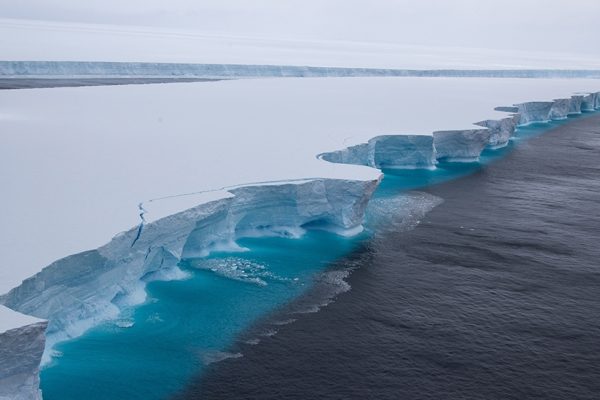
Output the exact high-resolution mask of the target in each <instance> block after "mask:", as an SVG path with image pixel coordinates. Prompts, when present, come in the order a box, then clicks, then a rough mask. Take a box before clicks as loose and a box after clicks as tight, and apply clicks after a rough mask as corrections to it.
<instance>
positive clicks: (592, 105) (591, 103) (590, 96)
mask: <svg viewBox="0 0 600 400" xmlns="http://www.w3.org/2000/svg"><path fill="white" fill-rule="evenodd" d="M597 97H598V93H586V94H584V95H583V98H582V99H581V111H593V110H595V109H596V99H597Z"/></svg>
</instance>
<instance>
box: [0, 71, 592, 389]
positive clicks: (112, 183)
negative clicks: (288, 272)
mask: <svg viewBox="0 0 600 400" xmlns="http://www.w3.org/2000/svg"><path fill="white" fill-rule="evenodd" d="M594 86H596V87H597V86H598V81H595V80H551V81H547V80H543V79H532V80H523V79H514V80H513V79H506V80H502V81H499V80H493V79H476V78H473V79H468V80H467V79H459V78H456V79H439V80H438V79H421V78H352V79H346V78H339V79H318V78H298V79H294V78H289V79H285V80H274V79H270V80H269V79H264V80H261V79H254V80H238V81H220V82H211V83H194V84H190V83H185V84H171V85H143V86H121V87H84V88H61V89H51V90H44V89H42V90H37V89H32V90H24V91H5V92H0V98H1V99H2V104H3V106H2V113H1V116H0V124H1V125H2V128H3V131H4V132H7V133H6V135H3V136H2V138H0V140H1V141H2V143H1V144H2V145H1V146H0V163H1V166H2V167H3V168H2V170H8V166H10V169H11V170H12V171H15V173H14V174H3V175H0V184H1V185H2V186H3V187H4V188H6V190H7V191H9V192H10V193H11V196H5V197H3V198H1V199H0V203H1V204H0V206H1V207H0V209H4V210H13V212H12V213H11V215H6V216H3V218H4V219H5V222H6V223H5V224H3V225H2V226H1V227H0V240H1V241H2V243H3V248H4V249H5V253H4V255H3V257H4V261H3V264H2V266H1V267H0V276H1V277H2V279H0V292H3V293H5V294H4V295H3V296H1V297H0V303H1V304H4V305H5V306H7V307H9V308H11V309H13V310H16V311H19V312H22V313H24V314H28V315H32V316H34V317H37V318H43V319H47V320H48V321H49V322H48V323H47V324H48V325H47V342H46V347H45V349H46V350H45V360H46V361H48V359H49V356H50V354H51V349H52V346H53V345H54V344H55V343H57V342H58V341H61V340H64V339H68V338H73V337H77V336H79V335H81V334H82V333H83V332H85V331H86V330H87V329H89V328H91V327H93V326H96V325H98V324H100V323H102V322H103V321H107V320H111V319H113V320H119V318H120V317H121V313H122V311H123V310H125V309H127V308H129V307H132V306H134V305H136V304H139V303H141V302H143V301H144V300H145V297H146V296H145V287H146V284H147V283H148V282H150V281H152V280H156V279H172V278H177V277H180V276H183V274H182V273H181V271H180V270H179V268H178V264H179V263H180V262H181V260H182V259H185V258H186V257H197V256H205V255H208V254H210V253H211V252H213V251H222V250H227V251H243V250H244V249H243V248H241V247H240V246H239V245H238V243H237V241H238V239H240V238H244V237H251V236H273V235H276V236H284V237H297V236H299V235H302V233H303V232H304V231H305V230H307V229H326V230H330V231H332V232H335V233H337V234H340V235H351V234H355V233H357V232H359V231H360V230H361V226H362V219H363V215H364V210H365V207H366V206H367V204H368V202H369V199H370V197H371V195H372V193H373V191H374V190H375V189H376V187H377V185H378V183H379V180H380V177H381V172H380V170H379V169H384V168H433V167H434V166H435V164H436V163H437V162H438V160H442V159H443V160H450V161H471V160H476V159H477V158H478V157H479V155H480V153H481V151H482V150H483V149H484V148H485V147H497V146H500V145H503V144H506V142H507V141H508V140H509V139H510V137H511V136H512V134H513V133H514V129H515V127H516V126H517V124H520V123H531V122H544V121H547V120H548V119H550V112H551V110H552V108H553V106H554V102H552V101H537V102H531V103H526V102H521V103H516V104H518V105H517V106H511V107H507V108H505V111H495V110H494V107H495V106H497V105H498V104H515V100H518V99H519V98H527V97H533V96H535V97H537V98H541V99H542V100H543V99H548V98H550V99H554V98H558V99H565V98H568V96H570V94H571V93H573V92H574V90H579V91H580V92H581V91H583V90H585V89H587V88H591V87H594ZM256 93H260V94H261V96H259V97H257V96H256ZM440 93H444V101H440V102H434V103H432V101H431V99H433V98H439V95H440ZM481 93H486V94H487V96H486V97H482V95H481ZM592 93H596V92H592ZM408 94H410V95H408ZM581 97H582V100H581V102H583V98H584V96H581ZM592 97H593V96H592ZM587 101H588V102H589V101H591V100H590V99H588V100H587ZM594 102H596V103H597V95H596V97H595V98H594ZM557 107H558V106H557ZM557 107H556V108H557ZM563 107H564V105H563ZM569 109H571V104H569ZM398 110H401V112H399V111H398ZM520 111H522V112H523V114H524V116H523V114H521V113H520ZM507 112H508V113H509V115H507ZM106 115H110V116H111V118H106ZM432 115H435V118H433V117H432ZM65 121H69V128H68V129H65ZM473 121H480V122H478V123H475V124H473ZM317 155H320V156H317ZM354 164H358V165H354ZM49 210H51V212H50V211H49ZM57 226H58V227H61V229H56V227H57ZM31 248H36V252H35V254H31V252H30V251H28V250H29V249H31ZM23 254H27V255H28V256H27V257H23ZM40 324H41V325H39V326H36V328H35V330H34V331H35V334H40V332H42V329H41V327H42V326H43V328H44V329H45V328H46V323H45V322H40ZM23 332H27V335H25V334H24V335H23V340H24V341H25V340H27V341H28V342H29V343H35V344H36V346H37V347H35V346H33V347H30V348H29V350H27V351H28V354H29V355H31V359H32V360H33V359H36V360H38V361H39V358H38V356H39V355H40V353H39V352H38V350H39V351H40V352H41V350H40V348H43V347H44V344H43V335H42V336H39V335H38V336H35V334H34V333H31V336H29V334H30V332H29V331H28V330H27V329H25V330H23ZM27 338H29V339H27ZM40 340H41V345H40ZM29 351H31V352H30V353H29ZM31 371H33V372H35V370H34V369H32V370H31ZM33 372H32V373H33ZM12 376H13V377H14V376H16V375H12ZM19 376H21V377H25V378H27V377H28V376H29V375H19ZM25 378H24V379H25ZM11 379H16V378H11ZM27 379H28V378H27ZM27 379H25V381H27V382H30V381H28V380H27ZM36 385H37V381H31V385H30V387H34V386H35V387H37V386H36Z"/></svg>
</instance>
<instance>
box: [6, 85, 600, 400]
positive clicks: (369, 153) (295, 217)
mask: <svg viewBox="0 0 600 400" xmlns="http://www.w3.org/2000/svg"><path fill="white" fill-rule="evenodd" d="M597 109H600V92H595V93H578V94H575V95H573V96H571V98H565V99H555V100H553V101H532V102H525V103H520V104H516V105H514V106H509V107H497V108H496V110H497V111H503V112H507V113H510V114H509V116H507V117H505V118H501V119H498V120H485V121H480V122H476V123H475V125H476V126H480V127H481V129H465V130H451V131H436V132H433V134H432V135H385V136H377V137H374V138H372V139H371V140H369V141H368V142H367V143H363V144H359V145H356V146H351V147H348V148H345V149H342V150H338V151H333V152H327V153H322V154H319V155H318V156H317V157H318V158H320V159H322V160H324V161H329V162H334V163H345V164H359V165H366V166H370V167H374V168H378V169H382V168H435V164H436V163H437V162H439V161H440V160H445V161H453V162H462V161H478V160H479V157H480V154H481V152H482V151H483V150H484V149H485V148H491V149H497V148H500V147H503V146H505V145H506V144H507V143H508V141H509V140H510V139H511V137H512V136H513V135H514V133H515V130H516V128H517V127H518V126H524V125H528V124H531V123H538V122H549V121H551V120H560V119H564V118H567V116H568V115H571V114H579V113H581V112H582V111H593V110H597ZM380 180H381V175H380V176H379V178H378V179H375V180H366V181H360V180H342V179H324V178H307V179H303V180H300V181H284V182H281V181H277V182H258V183H254V184H248V185H239V186H235V187H229V188H220V189H217V190H225V191H226V193H227V194H228V195H229V196H227V197H225V198H222V199H219V200H214V201H210V202H207V203H203V204H200V205H198V206H196V207H193V208H190V209H187V210H184V211H181V212H178V213H175V214H172V215H169V216H166V217H164V218H161V219H158V220H156V221H152V222H149V223H147V222H146V221H145V217H144V214H145V212H146V211H145V209H144V203H143V202H142V203H140V204H139V211H140V218H141V223H140V225H139V226H137V227H134V228H132V229H130V230H129V231H127V232H124V233H122V234H119V235H117V236H115V237H114V238H113V239H112V240H111V241H110V242H109V243H107V244H105V245H104V246H101V247H99V248H97V249H95V250H90V251H85V252H82V253H78V254H74V255H71V256H68V257H65V258H62V259H60V260H57V261H55V262H54V263H52V264H50V265H48V266H47V267H45V268H44V269H43V270H42V271H40V272H39V273H37V274H36V275H34V276H32V277H30V278H28V279H26V280H24V281H23V282H22V283H21V285H19V286H17V287H16V288H14V289H12V290H11V291H9V292H8V293H6V294H4V295H3V296H0V304H3V305H5V306H7V307H9V308H11V309H13V310H15V311H18V312H21V313H24V314H28V315H32V316H35V317H38V318H44V319H47V320H48V321H49V323H46V322H45V321H44V322H36V323H33V324H28V325H24V326H22V327H18V328H17V329H13V330H9V331H6V332H3V333H0V349H2V357H3V359H4V358H7V359H10V360H11V365H13V366H14V368H10V369H8V370H2V371H0V383H2V384H1V385H0V387H7V388H9V387H11V388H12V387H18V388H20V389H19V390H24V392H22V393H21V392H19V393H18V395H19V396H22V397H18V398H31V399H40V398H41V393H40V391H39V376H38V371H39V363H40V361H39V360H40V359H41V358H42V353H43V352H44V348H45V350H46V351H45V352H44V360H45V361H48V360H49V355H50V350H51V349H52V346H53V345H54V344H55V343H57V342H58V341H60V340H64V339H68V338H74V337H77V336H79V335H81V334H83V333H84V332H85V331H86V330H88V329H89V328H91V327H93V326H96V325H97V324H99V323H101V322H103V321H105V320H107V319H110V318H116V317H117V316H118V315H119V313H120V311H121V309H123V308H124V307H128V306H133V305H136V304H140V303H142V302H143V301H145V298H146V297H145V285H146V283H147V282H149V281H151V280H157V279H169V278H170V277H172V276H173V273H174V272H176V271H178V267H177V265H178V263H179V262H180V260H181V259H183V258H186V257H191V256H205V255H207V254H209V253H210V252H211V251H213V250H221V249H236V248H238V249H239V247H237V245H236V240H237V239H239V238H242V237H247V236H255V235H256V234H257V233H258V234H261V235H287V236H294V235H296V234H297V233H298V232H299V231H302V229H304V228H305V227H307V226H319V227H321V228H325V229H330V230H332V231H334V232H337V233H339V234H344V233H348V232H351V233H353V232H356V231H359V230H360V227H361V224H362V220H363V217H364V212H365V208H366V206H367V204H368V202H369V200H370V198H371V196H372V194H373V192H374V191H375V189H376V188H377V186H378V184H379V182H380ZM156 200H160V199H155V200H154V201H156ZM175 275H176V276H177V274H175ZM73 282H80V283H79V284H78V285H69V284H68V283H73ZM90 289H92V290H90ZM15 332H16V333H17V335H16V339H15ZM44 332H46V334H47V336H48V339H47V340H46V339H45V336H44ZM8 335H11V337H8ZM15 340H16V342H15ZM4 343H9V344H11V343H13V344H14V343H16V344H14V345H12V344H11V345H10V346H8V347H7V348H6V349H5V348H4V347H2V345H3V344H4ZM24 349H26V350H27V351H25V352H24ZM19 354H21V356H19V357H17V355H19ZM23 354H24V355H25V356H23ZM15 371H19V372H18V373H16V372H15ZM23 371H25V372H23ZM5 383H6V384H5ZM1 395H3V393H1V392H0V396H1ZM12 395H13V396H14V395H15V394H14V393H13V394H12Z"/></svg>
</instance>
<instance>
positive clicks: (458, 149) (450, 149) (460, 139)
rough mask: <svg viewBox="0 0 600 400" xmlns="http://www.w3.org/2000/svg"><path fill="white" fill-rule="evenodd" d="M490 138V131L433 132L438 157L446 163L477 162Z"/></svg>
mask: <svg viewBox="0 0 600 400" xmlns="http://www.w3.org/2000/svg"><path fill="white" fill-rule="evenodd" d="M490 136H491V132H490V130H489V129H466V130H458V131H439V132H433V145H434V147H435V151H436V157H437V159H438V160H444V161H477V160H478V159H479V155H480V154H481V152H482V151H483V149H484V148H485V147H486V146H487V145H488V143H489V141H490Z"/></svg>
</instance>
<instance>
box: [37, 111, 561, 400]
mask: <svg viewBox="0 0 600 400" xmlns="http://www.w3.org/2000/svg"><path fill="white" fill-rule="evenodd" d="M562 123H564V122H559V123H553V124H551V125H548V124H543V125H531V126H528V127H526V128H521V129H519V132H518V137H519V139H517V140H516V141H514V142H511V143H510V144H509V146H507V147H505V148H503V149H499V150H493V151H492V150H489V151H486V152H485V153H484V154H483V155H482V158H481V163H444V164H440V165H439V166H438V168H437V169H435V170H393V171H384V172H385V178H384V180H383V182H382V184H381V186H380V188H379V189H378V191H377V192H376V194H375V197H376V198H378V199H386V198H394V197H398V196H403V193H405V192H406V191H407V190H411V189H418V188H422V187H426V186H429V185H434V184H437V183H441V182H445V181H448V180H451V179H456V178H459V177H461V176H464V175H467V174H471V173H474V172H476V171H477V170H478V169H480V168H482V167H483V166H484V165H485V164H487V163H490V162H493V161H494V160H495V159H497V158H499V157H502V156H503V155H504V154H506V152H508V151H510V149H511V148H512V147H513V146H515V145H516V144H517V143H518V141H519V140H523V139H526V138H528V137H531V136H534V135H538V134H540V133H543V132H544V131H545V130H546V129H548V128H549V127H551V126H556V125H557V124H562ZM389 212H390V213H393V212H394V210H393V209H390V210H389ZM390 215H392V214H390ZM368 228H369V229H367V230H366V231H365V232H364V233H362V234H360V235H358V236H355V237H353V238H344V237H339V236H336V235H333V234H331V233H327V232H323V231H309V232H308V233H307V234H306V235H304V236H303V237H302V238H300V239H285V238H253V239H244V240H240V241H239V244H240V245H242V246H243V247H246V248H248V249H249V250H250V251H248V252H243V253H227V254H225V253H223V254H214V255H212V256H211V257H210V258H207V259H193V260H186V261H185V262H184V263H183V264H182V269H183V270H184V271H186V273H187V274H188V275H189V277H188V278H187V279H184V280H179V281H168V282H152V283H150V284H149V285H148V287H147V292H148V301H147V302H146V303H145V304H143V305H141V306H139V307H137V308H136V309H134V310H131V311H130V312H129V313H128V314H126V315H123V317H122V319H120V320H118V321H111V322H108V323H105V324H103V325H101V326H99V327H97V328H94V329H92V330H91V331H89V332H87V333H86V334H85V335H83V336H81V337H80V338H77V339H75V340H71V341H68V342H64V343H61V344H59V345H58V346H57V348H56V350H57V351H58V352H59V354H60V356H58V357H57V358H55V359H54V361H53V362H52V364H50V365H48V366H47V367H46V368H44V369H43V371H42V374H41V379H42V381H41V382H42V385H41V386H42V390H43V394H44V399H45V400H71V399H72V400H80V399H89V400H94V399H110V400H115V399H144V400H152V399H164V398H168V397H169V395H171V394H173V393H176V392H177V391H178V390H180V389H182V388H183V386H184V385H185V384H186V382H188V380H189V379H191V378H192V377H196V376H197V375H198V374H199V373H201V372H202V369H203V368H204V367H205V366H206V365H208V364H210V363H211V362H215V361H219V360H221V359H223V358H226V357H237V356H240V355H238V354H229V353H227V352H226V349H227V348H229V347H230V346H231V345H232V344H233V342H234V341H235V340H236V339H237V338H238V337H239V335H240V333H241V332H243V331H244V330H245V329H247V328H248V327H249V326H251V325H252V324H253V323H254V322H256V321H257V320H259V319H260V318H261V317H264V316H265V315H268V314H269V313H271V312H273V311H274V310H276V309H277V308H278V307H280V306H282V305H284V304H286V303H288V302H290V301H292V300H293V299H294V298H297V297H298V296H299V295H301V294H302V293H304V292H305V291H306V290H307V289H309V288H310V287H311V285H312V283H313V281H314V279H315V277H316V276H317V275H318V273H319V272H322V271H324V270H326V269H327V267H328V265H330V264H331V263H332V262H333V261H335V260H336V259H339V258H341V257H342V256H344V255H346V254H348V253H349V252H351V251H352V250H353V249H355V248H356V247H357V246H358V245H360V244H361V243H362V242H364V241H365V240H368V238H369V236H370V235H371V234H372V233H373V230H375V229H377V226H374V225H371V226H369V227H368Z"/></svg>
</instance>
